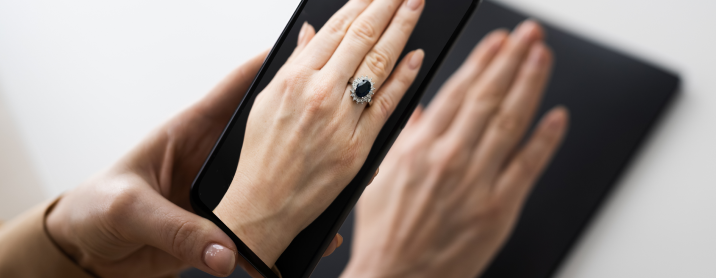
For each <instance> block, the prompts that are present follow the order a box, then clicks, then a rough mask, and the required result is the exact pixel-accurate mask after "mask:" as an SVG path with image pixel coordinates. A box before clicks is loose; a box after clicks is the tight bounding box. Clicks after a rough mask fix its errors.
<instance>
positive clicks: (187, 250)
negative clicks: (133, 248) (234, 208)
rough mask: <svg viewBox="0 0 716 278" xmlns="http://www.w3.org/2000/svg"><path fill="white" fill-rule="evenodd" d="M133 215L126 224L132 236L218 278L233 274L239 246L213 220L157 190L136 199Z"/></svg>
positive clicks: (131, 214) (124, 223) (125, 226)
mask: <svg viewBox="0 0 716 278" xmlns="http://www.w3.org/2000/svg"><path fill="white" fill-rule="evenodd" d="M134 197H135V198H136V199H135V200H133V202H132V206H131V209H130V210H129V211H127V212H128V213H130V215H128V216H127V218H126V219H125V221H122V223H123V226H124V229H122V230H127V229H128V231H126V232H127V233H126V234H127V235H128V237H130V238H132V239H133V240H135V241H137V242H140V243H144V244H147V245H150V246H154V247H156V248H159V249H161V250H163V251H164V252H167V253H169V254H171V255H172V256H174V257H176V258H178V259H180V260H182V261H184V262H185V263H187V264H190V265H191V266H193V267H196V268H198V269H200V270H202V271H205V272H207V273H209V274H212V275H215V276H227V275H229V274H231V273H232V272H233V270H234V267H235V266H236V263H237V252H236V246H235V245H234V243H233V241H232V240H231V238H229V236H227V235H226V234H225V233H224V232H223V231H222V230H221V229H220V228H219V227H217V226H216V225H215V224H214V223H212V222H211V221H209V220H207V219H205V218H203V217H200V216H198V215H196V214H193V213H191V212H189V211H187V210H185V209H183V208H181V207H179V206H177V205H175V204H174V203H172V202H170V201H169V200H167V199H165V198H164V197H162V196H161V195H159V193H157V192H155V191H153V190H146V192H143V193H142V194H137V195H135V196H134Z"/></svg>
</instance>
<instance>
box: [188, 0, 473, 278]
mask: <svg viewBox="0 0 716 278" xmlns="http://www.w3.org/2000/svg"><path fill="white" fill-rule="evenodd" d="M346 1H347V0H338V1H336V0H310V1H308V0H304V1H303V2H302V3H301V6H299V9H298V10H297V13H296V15H294V17H293V18H292V20H291V22H290V23H289V24H288V26H287V27H286V29H285V30H284V33H283V34H282V36H281V38H280V39H279V42H277V44H276V45H277V46H275V47H274V49H273V50H272V52H271V53H270V54H269V58H268V59H267V62H266V63H265V64H264V67H263V68H262V69H261V71H260V72H259V75H258V77H257V79H256V80H255V81H254V84H252V86H251V88H250V89H249V90H248V92H247V96H246V98H245V99H244V101H243V102H242V104H241V105H240V106H239V108H238V109H237V112H236V114H235V115H234V117H233V118H232V120H231V121H230V122H229V124H228V126H227V128H226V130H225V131H224V134H222V136H221V138H220V139H219V142H218V143H217V145H216V146H215V148H214V150H213V151H212V153H211V155H210V156H209V158H208V159H207V162H206V163H205V165H204V167H202V169H201V171H200V172H199V174H198V175H197V178H196V180H195V181H194V184H193V185H192V191H191V194H192V198H191V200H192V206H193V207H194V210H195V211H197V213H199V214H201V215H203V216H204V217H207V218H208V219H209V220H211V221H213V222H214V223H216V224H217V225H218V226H219V227H220V228H222V229H223V230H224V231H225V232H227V233H230V230H229V229H228V228H227V227H226V226H225V225H224V224H223V223H221V221H220V220H219V219H218V218H217V217H216V216H215V215H213V213H212V212H211V211H212V210H213V209H214V208H215V207H216V206H217V205H218V203H219V201H221V198H222V197H223V195H224V194H225V192H226V190H227V189H228V187H229V185H230V184H231V180H232V179H233V176H234V173H235V171H236V166H237V165H238V161H239V156H240V152H241V146H242V142H243V136H244V130H245V124H246V120H247V118H248V115H249V111H250V107H251V105H252V104H253V101H254V99H255V97H256V95H258V93H259V92H261V90H263V88H265V86H266V85H267V84H268V83H269V82H270V80H271V79H272V78H273V76H274V75H275V74H276V72H277V71H278V70H279V68H280V67H281V66H282V65H283V63H284V62H285V61H286V59H288V56H289V55H290V54H291V52H293V49H294V48H295V45H296V39H297V37H298V32H299V30H300V27H301V24H300V23H302V22H304V21H307V22H309V23H311V24H313V25H314V27H315V28H316V29H320V27H321V26H322V25H323V24H324V23H325V22H326V21H327V20H328V18H329V17H330V16H331V15H333V14H334V13H335V12H336V11H337V10H338V9H339V8H340V7H341V6H343V4H344V3H345V2H346ZM478 2H479V0H441V1H440V2H430V3H426V8H425V10H424V12H423V14H422V16H421V20H420V22H419V23H418V25H417V26H416V27H415V32H414V33H413V35H412V36H411V37H410V39H409V41H408V43H407V44H406V46H405V51H404V52H403V53H402V54H401V58H402V57H403V56H404V55H405V54H407V53H408V52H409V51H412V50H414V49H418V48H421V49H423V50H425V52H426V55H425V58H424V59H423V65H422V68H421V70H420V72H419V73H418V76H417V79H416V82H414V84H413V85H412V86H411V87H410V89H409V90H408V91H407V92H406V94H405V96H404V97H403V99H402V100H401V102H400V103H399V104H398V106H397V108H396V109H395V111H394V112H393V115H392V116H391V117H390V118H389V119H388V121H387V123H386V124H385V125H384V127H383V129H382V130H381V132H380V134H379V135H378V137H377V139H376V140H375V143H374V144H373V147H372V149H371V152H370V153H369V155H368V157H367V159H366V162H365V164H364V165H363V167H362V168H361V169H360V171H359V172H358V174H357V175H356V177H355V178H354V179H353V180H352V181H351V182H350V184H348V185H347V186H346V188H345V189H344V190H343V191H342V192H341V194H340V195H339V196H338V197H336V199H335V200H334V201H333V202H332V203H331V205H330V206H329V207H328V208H327V209H326V210H325V211H324V212H323V213H322V214H321V215H320V216H319V217H318V218H317V219H316V220H315V221H313V222H312V223H311V224H310V225H309V226H308V227H307V228H305V229H304V230H303V231H302V232H301V233H299V234H298V235H297V236H296V238H294V240H293V241H292V242H291V244H290V245H289V246H288V248H287V249H286V250H285V251H284V252H283V253H282V254H281V256H280V257H279V258H278V261H277V262H276V265H277V266H278V268H279V269H281V273H282V274H283V277H285V278H293V277H307V276H308V275H310V273H311V272H312V270H313V268H314V267H315V266H316V264H317V263H318V261H319V260H320V258H321V254H323V252H324V250H325V249H326V248H327V247H328V244H329V243H330V242H331V240H332V238H333V235H334V234H335V233H336V232H337V231H338V229H339V228H340V225H341V224H342V223H343V221H344V220H345V218H346V217H347V216H348V213H350V210H351V209H352V208H353V206H354V205H355V202H356V201H357V200H358V198H359V197H360V194H361V193H362V192H363V189H364V188H365V186H366V185H367V184H368V182H369V181H370V179H371V178H372V176H373V173H374V172H375V170H376V169H377V168H378V165H379V164H380V162H381V161H382V159H383V157H384V156H385V154H386V153H387V151H388V149H389V148H390V146H391V145H392V143H393V141H394V140H395V138H396V137H397V135H398V134H399V133H400V130H401V129H402V126H403V125H404V124H405V123H406V122H407V120H408V118H409V116H410V114H411V113H412V111H413V109H414V108H415V107H416V106H417V105H418V103H419V101H420V97H422V95H423V93H424V92H425V89H426V88H427V86H428V84H429V80H430V79H431V77H432V76H433V75H434V74H435V72H436V71H437V68H438V67H437V65H439V64H440V62H441V61H442V60H443V59H444V58H445V55H446V54H447V52H448V50H449V47H450V46H451V45H452V43H453V42H454V41H455V39H456V38H457V36H458V33H459V30H461V27H462V26H464V24H465V23H466V22H467V20H468V19H469V17H470V16H471V15H472V11H473V10H474V9H475V8H476V6H477V3H478ZM296 22H298V23H299V24H295V23H296ZM237 213H240V212H237ZM229 236H230V237H231V238H232V240H234V242H235V243H236V245H237V248H238V250H239V252H240V254H241V255H242V256H244V258H246V259H247V260H248V261H249V262H250V263H251V264H252V265H254V266H256V267H257V268H258V269H259V271H260V272H262V274H264V275H265V276H268V277H272V276H274V274H273V273H270V272H269V271H268V270H267V267H266V265H265V264H264V263H263V262H262V261H261V260H260V259H258V257H257V256H256V255H255V254H254V253H253V252H251V250H249V249H248V248H247V247H246V246H245V244H243V242H242V241H241V240H240V239H239V238H237V237H236V236H235V235H233V234H229Z"/></svg>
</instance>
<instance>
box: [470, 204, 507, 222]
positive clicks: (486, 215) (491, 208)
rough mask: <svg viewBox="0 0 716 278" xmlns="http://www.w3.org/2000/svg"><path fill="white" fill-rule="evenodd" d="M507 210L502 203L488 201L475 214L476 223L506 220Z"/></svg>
mask: <svg viewBox="0 0 716 278" xmlns="http://www.w3.org/2000/svg"><path fill="white" fill-rule="evenodd" d="M506 213H507V210H506V209H505V206H504V205H503V203H502V202H498V201H492V200H486V202H484V203H483V204H482V205H480V206H479V207H478V208H477V209H476V210H475V213H474V214H473V218H474V220H473V221H474V223H485V222H488V223H492V222H496V221H500V220H502V219H503V218H504V216H505V214H506Z"/></svg>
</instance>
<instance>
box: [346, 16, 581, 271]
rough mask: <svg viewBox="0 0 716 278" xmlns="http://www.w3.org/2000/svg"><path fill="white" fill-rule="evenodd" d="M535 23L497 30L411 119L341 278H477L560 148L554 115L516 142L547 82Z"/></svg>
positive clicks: (360, 211) (361, 217)
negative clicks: (526, 138)
mask: <svg viewBox="0 0 716 278" xmlns="http://www.w3.org/2000/svg"><path fill="white" fill-rule="evenodd" d="M542 37H543V32H542V30H541V28H540V27H539V25H538V24H536V23H535V22H532V21H527V22H525V23H523V24H521V25H520V26H519V27H518V28H517V29H516V31H515V32H514V33H512V34H511V35H509V34H507V33H506V32H505V31H495V32H493V33H492V34H490V35H489V36H487V37H486V38H485V39H484V40H483V41H482V42H481V43H480V44H479V45H478V46H477V47H476V48H475V50H474V51H473V52H472V54H471V55H470V57H469V58H468V59H467V61H466V62H465V63H464V64H463V66H462V67H461V68H460V69H459V70H458V71H457V72H456V73H455V74H454V75H453V76H452V77H451V79H450V80H449V81H448V82H447V83H446V84H445V85H444V86H443V88H442V89H441V91H440V93H439V94H438V95H437V96H436V98H435V99H434V100H433V102H432V103H431V104H430V106H429V107H428V108H427V109H426V110H425V111H424V112H423V111H422V110H421V109H418V110H416V111H415V113H414V114H413V116H412V118H411V120H410V122H409V123H408V124H407V125H406V127H405V129H404V130H403V132H402V134H401V135H400V137H399V138H398V140H397V141H396V143H395V144H394V146H393V148H392V149H391V150H390V152H389V153H388V155H387V156H386V158H385V160H384V162H383V163H382V165H381V172H382V173H381V174H380V175H378V176H377V177H376V178H375V180H374V182H373V184H372V185H371V186H369V187H368V188H367V189H366V191H365V192H364V193H363V196H362V197H361V199H360V201H359V204H358V207H357V216H356V226H355V227H356V228H355V229H356V230H355V240H354V246H353V254H352V257H351V261H350V263H349V265H348V267H347V269H346V271H345V272H344V274H343V276H344V277H372V278H375V277H476V276H477V275H478V274H479V273H481V272H482V271H483V269H484V268H485V266H486V265H487V264H488V263H489V262H490V260H491V259H492V257H493V256H494V255H495V253H496V252H497V251H498V249H499V248H500V247H501V245H502V244H503V242H504V241H505V239H506V238H507V236H508V235H509V233H510V231H511V229H512V227H513V225H514V223H515V220H516V219H517V216H518V214H519V212H520V210H521V208H522V204H523V202H524V200H525V197H526V196H527V195H528V193H529V192H530V189H531V187H532V185H533V184H534V183H535V181H536V180H537V178H538V177H539V176H540V174H541V172H542V171H543V169H544V168H545V167H546V165H547V164H548V161H549V160H550V158H551V156H552V155H553V154H554V152H555V150H556V149H557V147H558V145H559V143H560V141H561V139H562V137H563V135H564V133H565V130H566V126H567V118H568V116H567V111H566V110H565V109H564V108H555V109H553V110H552V111H550V112H549V113H547V115H546V116H545V117H544V119H542V121H541V122H540V123H539V124H538V126H537V127H536V129H535V131H534V134H532V136H531V138H530V139H529V140H527V141H526V142H525V143H524V144H520V142H521V139H522V138H523V135H524V133H525V132H526V130H527V129H528V126H529V124H530V122H531V120H532V117H533V114H534V111H535V109H536V107H537V106H538V103H539V101H540V99H541V96H542V92H543V90H544V87H545V84H546V83H547V81H548V79H549V73H550V70H551V64H552V56H551V52H550V50H548V48H547V47H546V46H545V44H544V43H543V42H542Z"/></svg>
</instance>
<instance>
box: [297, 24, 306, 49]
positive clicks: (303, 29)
mask: <svg viewBox="0 0 716 278" xmlns="http://www.w3.org/2000/svg"><path fill="white" fill-rule="evenodd" d="M307 26H308V22H307V21H304V22H303V25H302V26H301V31H299V32H298V44H299V45H300V44H302V43H303V37H305V36H306V28H307Z"/></svg>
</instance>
